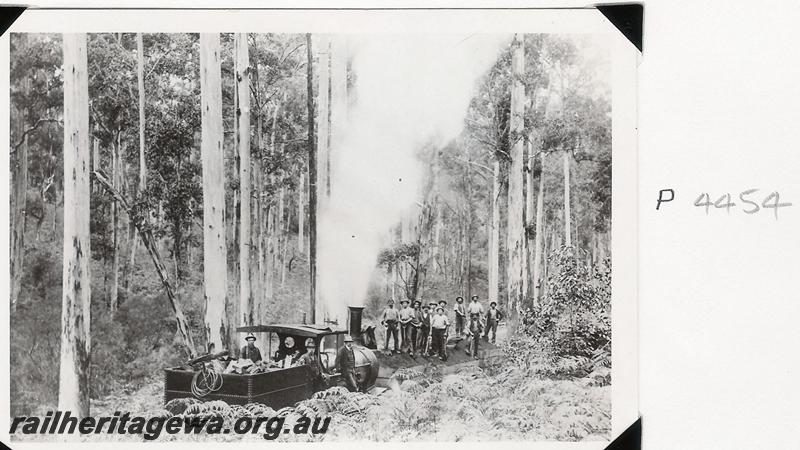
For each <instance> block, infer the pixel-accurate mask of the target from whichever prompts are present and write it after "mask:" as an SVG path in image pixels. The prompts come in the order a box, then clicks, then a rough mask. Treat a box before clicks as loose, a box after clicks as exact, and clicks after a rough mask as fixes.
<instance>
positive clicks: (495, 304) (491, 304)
mask: <svg viewBox="0 0 800 450" xmlns="http://www.w3.org/2000/svg"><path fill="white" fill-rule="evenodd" d="M489 306H497V302H492V303H489Z"/></svg>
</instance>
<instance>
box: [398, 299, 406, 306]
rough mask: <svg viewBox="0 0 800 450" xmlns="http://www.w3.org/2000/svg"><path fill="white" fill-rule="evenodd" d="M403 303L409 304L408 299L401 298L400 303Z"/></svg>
mask: <svg viewBox="0 0 800 450" xmlns="http://www.w3.org/2000/svg"><path fill="white" fill-rule="evenodd" d="M403 303H405V304H408V300H406V299H403V300H400V304H401V305H402V304H403Z"/></svg>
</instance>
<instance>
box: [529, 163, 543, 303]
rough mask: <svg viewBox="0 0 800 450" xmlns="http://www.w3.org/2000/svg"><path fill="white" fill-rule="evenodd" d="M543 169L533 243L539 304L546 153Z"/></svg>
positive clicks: (535, 281) (534, 301) (535, 301)
mask: <svg viewBox="0 0 800 450" xmlns="http://www.w3.org/2000/svg"><path fill="white" fill-rule="evenodd" d="M539 159H540V161H541V167H542V169H541V170H540V171H539V192H538V194H537V195H536V229H535V231H534V244H533V279H532V282H533V304H534V306H539V298H540V294H541V270H542V269H541V268H542V260H543V259H544V254H543V252H542V240H543V238H544V236H542V233H543V232H544V217H543V215H544V153H541V156H540V157H539Z"/></svg>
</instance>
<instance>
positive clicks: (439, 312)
mask: <svg viewBox="0 0 800 450" xmlns="http://www.w3.org/2000/svg"><path fill="white" fill-rule="evenodd" d="M449 326H450V321H449V320H448V319H447V316H445V315H444V308H442V307H441V306H439V307H437V308H436V314H434V315H433V317H431V329H432V331H433V342H432V343H433V348H434V351H436V352H438V353H439V359H441V360H442V361H447V353H446V352H445V350H446V346H447V337H446V336H447V327H449Z"/></svg>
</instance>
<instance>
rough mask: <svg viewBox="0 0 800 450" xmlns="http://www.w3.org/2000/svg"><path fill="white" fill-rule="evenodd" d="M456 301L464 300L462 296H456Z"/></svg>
mask: <svg viewBox="0 0 800 450" xmlns="http://www.w3.org/2000/svg"><path fill="white" fill-rule="evenodd" d="M456 301H462V302H463V301H464V297H456Z"/></svg>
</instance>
